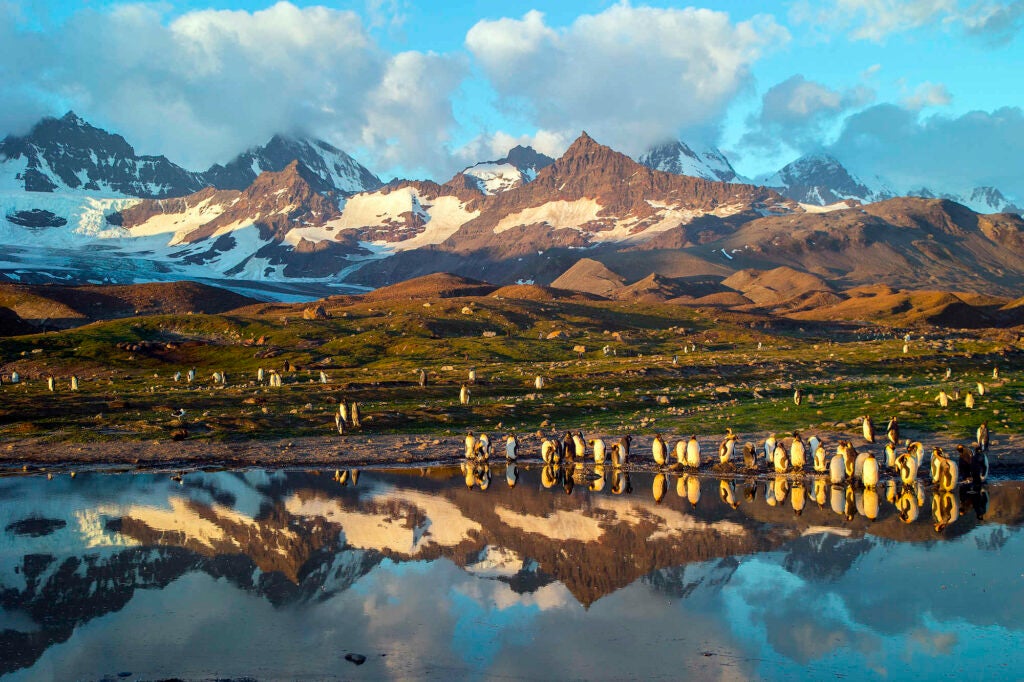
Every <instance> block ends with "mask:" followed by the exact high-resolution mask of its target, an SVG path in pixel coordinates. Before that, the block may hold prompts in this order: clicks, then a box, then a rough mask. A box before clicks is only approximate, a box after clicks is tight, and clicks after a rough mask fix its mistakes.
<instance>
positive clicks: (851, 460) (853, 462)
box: [843, 441, 860, 479]
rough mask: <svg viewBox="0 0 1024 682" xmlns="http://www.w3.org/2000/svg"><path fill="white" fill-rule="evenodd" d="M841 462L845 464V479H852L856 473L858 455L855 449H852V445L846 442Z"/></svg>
mask: <svg viewBox="0 0 1024 682" xmlns="http://www.w3.org/2000/svg"><path fill="white" fill-rule="evenodd" d="M844 452H845V454H844V455H843V462H844V463H845V464H846V478H847V479H853V476H854V474H855V473H856V472H857V457H859V456H860V453H858V452H857V448H855V447H853V443H851V442H850V441H846V449H845V450H844Z"/></svg>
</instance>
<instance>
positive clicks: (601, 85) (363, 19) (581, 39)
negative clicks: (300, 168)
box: [0, 0, 1024, 195]
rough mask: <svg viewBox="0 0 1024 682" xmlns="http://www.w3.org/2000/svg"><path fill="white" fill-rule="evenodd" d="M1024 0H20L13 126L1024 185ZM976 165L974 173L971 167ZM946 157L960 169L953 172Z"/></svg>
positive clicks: (13, 44) (15, 13) (199, 148)
mask: <svg viewBox="0 0 1024 682" xmlns="http://www.w3.org/2000/svg"><path fill="white" fill-rule="evenodd" d="M1022 21H1024V0H1008V1H997V0H906V1H905V2H895V1H893V0H824V1H822V2H814V3H811V2H802V1H797V2H761V3H750V2H722V1H719V2H706V3H701V4H696V5H687V4H683V3H672V2H650V3H640V2H631V3H627V2H607V1H601V2H574V1H563V2H557V3H543V2H528V1H523V0H509V1H507V2H503V3H495V2H483V1H478V0H472V1H465V2H444V3H441V2H415V1H413V0H352V1H349V2H325V3H313V2H303V1H298V0H296V1H294V2H291V3H277V4H274V3H271V2H258V1H252V0H223V1H220V2H210V1H207V2H203V1H199V0H188V1H187V2H175V3H124V2H114V1H111V0H90V1H88V2H52V1H49V2H47V1H42V0H34V1H33V0H23V1H20V2H19V1H17V0H15V1H13V2H11V1H10V0H0V42H2V43H3V44H5V45H6V46H8V47H7V48H5V49H4V50H3V53H2V54H0V97H2V98H3V101H4V102H5V104H6V106H5V107H4V111H3V112H2V113H0V130H2V131H4V132H19V131H22V130H24V129H26V128H27V127H28V126H30V125H31V123H32V122H33V121H34V120H37V119H38V117H39V116H41V115H46V114H60V113H62V112H63V110H66V109H68V108H73V109H75V111H76V112H77V113H79V114H80V115H82V116H83V117H85V118H86V119H88V120H90V121H92V122H94V123H95V124H97V125H100V126H103V127H106V128H108V129H111V130H116V131H117V132H120V133H122V134H123V135H124V136H125V137H126V138H127V139H128V140H129V141H130V142H132V143H133V144H134V145H135V146H136V147H137V148H138V149H139V151H141V152H146V153H163V154H166V155H167V156H168V157H169V158H171V159H172V160H174V161H177V162H179V163H182V164H183V165H186V166H189V167H193V168H202V167H205V166H207V165H209V164H210V163H212V162H214V161H221V162H222V161H225V160H227V159H228V158H230V157H231V156H233V155H234V154H235V153H237V151H238V150H240V149H242V148H244V147H247V146H251V145H255V144H260V143H262V142H264V141H265V140H266V139H267V138H269V136H270V135H272V134H273V133H275V132H278V131H285V132H289V131H290V132H301V133H308V134H314V135H318V136H321V137H323V138H325V139H328V140H329V141H331V142H334V143H335V144H338V145H339V146H341V147H342V148H344V149H346V150H348V151H350V152H351V153H352V154H353V155H355V156H356V157H357V158H358V159H359V160H361V161H363V162H364V163H365V164H366V165H367V166H369V167H370V168H371V169H372V170H374V171H376V172H378V173H380V174H381V175H383V176H386V177H390V176H391V175H416V176H421V177H422V176H427V177H433V178H435V179H439V180H443V179H445V178H446V177H447V176H448V175H450V174H451V173H452V172H454V171H455V170H457V169H458V168H459V167H461V166H464V165H467V164H468V163H472V162H474V161H477V160H482V159H487V158H496V157H497V156H500V155H502V154H503V153H504V151H505V150H507V148H508V147H509V146H511V145H513V144H516V143H520V142H521V143H532V144H534V145H535V146H537V147H538V148H539V149H541V151H545V152H547V153H549V154H557V153H559V152H560V151H561V150H562V149H564V147H565V146H566V145H567V144H568V143H569V142H571V140H572V139H573V138H574V137H575V136H576V135H577V134H578V133H579V131H580V130H581V129H584V128H586V129H587V130H588V132H590V133H591V134H592V135H594V136H595V137H596V138H597V139H598V140H599V141H602V142H606V143H608V144H610V145H612V146H613V147H615V148H617V149H620V150H622V151H624V152H626V153H629V154H632V155H637V154H639V153H641V152H642V151H643V150H644V149H645V148H646V147H648V146H650V145H651V144H654V143H656V142H658V141H659V140H665V139H668V138H673V137H682V138H683V139H687V140H702V141H705V142H708V143H711V144H716V145H718V146H720V147H721V148H722V149H724V150H725V151H726V153H727V155H728V156H729V157H730V159H732V160H733V162H734V164H735V165H736V166H737V169H738V170H739V171H740V172H741V173H743V174H745V175H747V176H751V177H753V176H755V175H757V174H759V173H763V172H767V171H771V170H774V169H776V168H778V167H779V166H780V165H781V164H782V163H785V162H788V161H790V160H792V159H794V158H796V157H797V156H799V155H801V154H803V153H807V152H813V151H828V152H831V153H834V154H836V155H837V156H839V157H840V158H841V160H843V162H844V163H846V164H847V165H848V166H850V167H851V168H853V169H854V170H855V171H857V172H859V173H861V174H863V175H866V176H868V175H873V174H879V175H883V176H884V177H885V178H886V179H887V180H888V181H890V182H891V183H893V184H895V185H898V186H899V187H898V188H899V189H905V188H906V187H910V186H914V185H921V184H927V183H928V182H939V179H937V177H936V173H944V174H945V175H943V176H942V178H941V181H942V182H946V183H950V182H951V183H954V184H957V183H959V184H962V185H964V186H965V187H969V186H973V185H975V184H983V183H991V184H995V183H1001V184H1000V186H1001V187H1004V191H1008V192H1010V193H1017V194H1021V195H1024V184H1021V183H1022V181H1021V180H1020V178H1021V177H1022V176H1024V172H1022V171H1024V167H1022V162H1021V161H1020V160H1019V159H1020V158H1022V157H1024V115H1022V112H1021V108H1022V107H1024V101H1022V100H1024V88H1021V87H1019V82H1020V72H1021V69H1022V67H1024V44H1022V39H1021V36H1020V33H1021V28H1022ZM954 167H955V168H956V169H957V170H956V172H955V173H953V172H952V171H950V170H949V169H950V168H954ZM943 169H945V170H943Z"/></svg>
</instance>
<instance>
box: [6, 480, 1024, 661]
mask: <svg viewBox="0 0 1024 682" xmlns="http://www.w3.org/2000/svg"><path fill="white" fill-rule="evenodd" d="M495 477H497V479H498V481H500V480H501V478H502V477H504V479H505V481H506V485H500V483H499V484H498V485H492V482H493V479H494V478H495ZM673 478H674V479H675V480H673ZM673 487H674V488H675V491H676V494H675V495H672V494H670V491H671V489H672V488H673ZM1022 491H1024V484H1022V483H1019V482H1005V483H998V484H989V485H988V486H982V487H960V488H959V489H957V490H952V491H938V490H933V489H931V488H929V487H926V486H924V485H922V484H921V483H920V482H915V484H913V485H909V486H904V485H903V484H902V483H898V482H890V484H888V485H887V486H886V487H885V488H884V490H875V489H870V488H869V489H864V488H859V487H854V486H849V485H845V486H841V485H830V484H828V482H827V481H825V480H824V479H821V478H813V477H809V478H807V479H802V478H793V477H790V476H782V475H780V476H772V477H771V478H768V479H761V478H744V477H736V478H727V479H721V480H719V479H709V478H703V477H700V476H695V475H692V474H683V475H679V476H674V475H670V474H665V473H658V474H654V475H651V474H644V473H627V472H625V471H622V470H621V469H615V468H611V467H608V468H605V467H603V466H598V467H593V468H585V467H582V466H577V465H574V464H572V463H568V464H566V463H564V462H563V463H561V464H560V465H547V466H543V467H539V466H538V467H530V466H525V465H521V464H520V465H516V464H513V465H510V466H508V467H506V466H505V465H504V464H487V463H481V462H467V463H464V464H463V465H462V466H461V467H460V468H448V469H424V470H410V471H396V472H379V471H373V470H365V471H362V472H360V471H358V470H354V469H352V470H339V471H336V472H333V475H332V473H331V472H280V471H278V472H269V471H262V470H252V471H245V472H220V473H201V472H196V473H188V474H185V475H184V476H183V477H182V478H181V480H180V482H178V481H176V480H172V479H171V478H170V477H169V476H168V475H165V474H135V475H132V474H125V475H98V474H80V475H79V476H78V477H77V478H75V479H71V478H70V477H67V476H57V477H56V478H55V479H54V480H52V481H47V480H46V479H45V478H43V477H29V478H6V479H0V533H2V535H0V537H2V542H0V674H4V673H7V674H10V675H11V676H12V679H20V678H24V679H37V678H54V679H71V678H87V679H93V678H99V677H104V676H116V675H117V674H118V673H119V672H121V671H130V672H132V673H133V675H136V676H140V677H161V676H172V675H177V676H182V677H214V676H236V677H238V676H244V675H253V676H255V677H285V678H289V677H295V676H296V675H300V674H301V675H305V676H310V677H346V676H349V675H351V674H353V673H352V671H354V670H356V669H355V668H354V667H352V666H351V664H350V663H347V662H346V661H345V660H344V658H343V657H344V654H345V653H349V652H355V653H361V654H363V655H367V656H368V657H369V658H368V660H367V663H366V664H365V665H366V667H365V668H360V669H359V672H360V673H361V674H362V673H363V672H365V673H366V674H367V675H369V676H370V677H374V678H382V677H385V678H386V677H410V676H414V677H420V676H424V675H427V674H446V675H449V676H450V675H453V674H454V675H458V676H462V677H466V676H469V677H495V676H514V677H515V676H525V677H541V678H551V677H565V676H573V677H580V676H584V677H614V678H621V677H650V676H661V677H664V676H666V675H667V673H666V670H671V671H673V673H675V674H677V673H678V672H679V670H682V669H687V670H690V671H692V672H695V673H696V674H698V675H701V676H711V675H721V674H725V673H729V674H730V675H733V676H739V677H748V678H749V677H761V678H784V677H790V676H793V675H796V674H806V672H808V671H809V672H811V674H812V675H814V676H824V675H832V674H845V673H846V672H847V671H848V670H849V669H850V667H851V666H855V667H859V668H860V669H864V668H867V669H870V670H873V671H875V672H876V673H879V674H880V673H881V670H880V666H882V665H883V664H884V666H885V668H886V669H885V673H886V674H891V675H893V674H894V675H897V676H907V675H909V674H911V673H913V674H915V675H921V676H930V675H937V674H940V673H941V674H948V673H950V672H955V671H957V670H960V671H963V672H967V673H968V674H969V676H972V677H977V676H981V675H982V674H983V673H985V672H986V671H988V674H992V675H996V676H1002V675H1000V673H1001V672H1002V673H1003V675H1005V672H1006V670H1013V669H1015V668H1013V667H1010V668H1004V667H1002V666H1004V665H1010V666H1012V665H1019V664H1021V663H1024V659H1022V658H1021V654H1020V653H1019V647H1010V646H1006V643H1007V642H1015V641H1018V640H1019V638H1020V634H1021V633H1020V630H1019V627H1020V626H1019V624H1018V623H1019V618H1018V617H1017V613H1018V611H1019V605H1020V603H1021V601H1022V599H1024V585H1022V584H1021V580H1020V576H1019V568H1017V567H1018V566H1019V565H1020V562H1021V560H1022V559H1024V543H1022V542H1021V535H1020V533H1019V528H1020V525H1021V523H1022V521H1024V496H1022ZM854 568H856V570H853V569H854ZM936 585H956V586H959V587H958V588H957V589H956V590H951V591H943V592H942V594H941V596H942V598H941V599H938V600H937V599H936V597H937V596H939V595H938V594H937V593H936V592H935V589H934V588H935V586H936ZM865 586H870V589H867V588H865ZM892 603H899V604H900V608H899V609H895V610H893V609H890V608H885V607H884V605H886V604H892ZM811 604H816V605H818V606H817V607H815V608H813V609H809V608H807V607H808V605H811ZM570 624H571V625H570ZM992 651H998V653H999V655H998V657H996V658H986V656H987V655H988V653H989V652H992ZM566 652H572V655H570V656H567V655H566ZM527 653H528V654H529V655H527ZM708 653H710V654H712V655H711V656H708V655H707V654H708ZM381 654H386V655H383V656H382V655H381ZM345 666H348V668H346V667H345ZM804 667H806V668H807V670H806V671H805V670H804ZM675 674H673V675H672V676H675Z"/></svg>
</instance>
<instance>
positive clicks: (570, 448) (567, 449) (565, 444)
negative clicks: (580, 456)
mask: <svg viewBox="0 0 1024 682" xmlns="http://www.w3.org/2000/svg"><path fill="white" fill-rule="evenodd" d="M575 454H576V442H575V440H574V439H573V436H572V433H571V432H569V431H566V432H565V435H564V436H562V459H563V460H571V459H572V458H573V456H574V455H575Z"/></svg>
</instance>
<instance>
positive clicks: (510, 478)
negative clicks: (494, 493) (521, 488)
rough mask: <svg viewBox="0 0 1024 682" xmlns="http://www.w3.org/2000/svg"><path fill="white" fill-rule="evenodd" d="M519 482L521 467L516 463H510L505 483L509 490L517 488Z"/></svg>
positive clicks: (506, 469)
mask: <svg viewBox="0 0 1024 682" xmlns="http://www.w3.org/2000/svg"><path fill="white" fill-rule="evenodd" d="M518 482H519V467H518V466H516V465H515V464H514V463H510V464H509V465H508V466H507V467H505V483H507V484H508V487H509V488H515V487H516V483H518Z"/></svg>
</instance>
